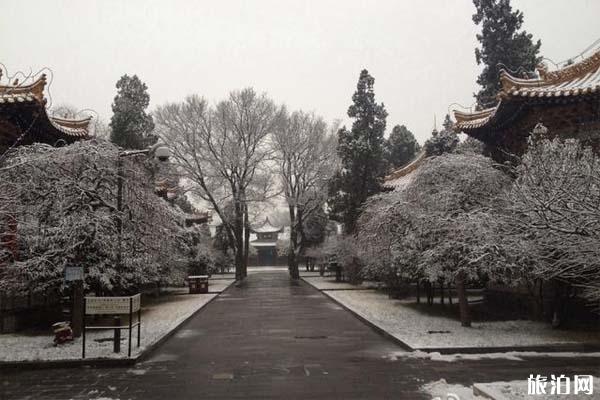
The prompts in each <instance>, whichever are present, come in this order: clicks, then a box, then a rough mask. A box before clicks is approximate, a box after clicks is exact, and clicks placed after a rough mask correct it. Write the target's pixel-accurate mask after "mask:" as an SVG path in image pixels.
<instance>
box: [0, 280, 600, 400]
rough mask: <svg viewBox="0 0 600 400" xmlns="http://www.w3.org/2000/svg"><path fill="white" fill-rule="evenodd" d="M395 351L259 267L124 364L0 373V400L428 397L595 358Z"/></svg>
mask: <svg viewBox="0 0 600 400" xmlns="http://www.w3.org/2000/svg"><path fill="white" fill-rule="evenodd" d="M0 351H1V349H0ZM396 351H401V349H400V348H398V347H397V346H396V345H395V344H393V343H392V342H390V341H388V340H387V339H385V338H383V337H382V336H380V335H379V334H377V333H376V332H374V331H373V330H371V328H369V327H367V326H366V325H364V324H363V323H362V322H360V321H359V320H357V319H356V318H355V317H353V316H352V315H351V314H350V313H348V312H346V311H345V310H343V309H342V308H341V307H339V306H338V305H336V304H335V303H333V302H332V301H331V300H329V299H327V298H326V297H325V296H324V295H322V294H320V293H319V292H318V291H317V290H315V289H313V288H311V287H309V286H308V285H307V284H305V283H301V284H300V285H299V286H291V285H290V284H289V280H288V275H287V273H286V271H268V270H267V271H262V272H259V273H252V274H250V275H249V277H248V282H247V284H246V286H245V287H244V288H235V287H231V288H230V289H228V290H227V291H226V292H224V293H223V294H221V296H220V297H219V298H217V299H216V300H215V301H213V302H212V303H211V304H209V305H208V306H207V307H206V308H204V309H203V310H202V311H201V312H200V313H199V314H197V315H196V316H195V317H194V318H192V319H191V320H190V321H189V322H188V323H186V324H185V325H184V326H183V327H182V328H181V330H180V331H179V332H178V333H177V334H176V335H175V336H173V337H172V338H171V339H169V340H168V341H167V342H166V343H165V344H164V345H163V346H162V347H160V348H159V349H158V350H157V351H156V352H155V353H153V354H152V355H151V356H150V357H149V358H148V359H147V360H146V361H143V362H141V363H138V364H137V365H136V366H135V367H133V368H78V369H77V368H75V369H54V370H33V371H0V374H2V377H1V378H0V399H1V400H5V399H6V400H8V399H11V400H12V399H36V400H39V399H53V400H58V399H98V398H102V399H120V400H125V399H144V400H152V399H161V400H164V399H166V400H177V399H344V400H347V399H427V398H428V397H427V396H425V395H423V394H421V393H419V392H418V388H419V387H420V386H421V385H422V384H423V383H427V382H429V381H435V380H438V379H441V378H444V379H446V380H447V381H449V382H452V383H462V384H466V385H470V384H471V383H472V382H474V381H475V382H477V381H479V382H486V381H494V380H512V379H525V378H526V377H527V376H529V374H530V373H541V374H544V373H547V374H549V373H557V372H558V373H564V374H570V375H573V374H575V373H580V374H597V373H598V372H599V369H600V368H599V365H600V363H599V362H598V360H597V359H582V360H577V359H568V360H564V359H542V360H540V359H537V360H536V361H532V362H519V361H506V360H486V361H468V362H467V361H461V362H454V363H446V362H433V361H430V360H422V359H410V360H404V361H389V360H387V359H385V358H384V357H385V356H386V355H388V354H390V353H392V352H396ZM567 364H568V365H567Z"/></svg>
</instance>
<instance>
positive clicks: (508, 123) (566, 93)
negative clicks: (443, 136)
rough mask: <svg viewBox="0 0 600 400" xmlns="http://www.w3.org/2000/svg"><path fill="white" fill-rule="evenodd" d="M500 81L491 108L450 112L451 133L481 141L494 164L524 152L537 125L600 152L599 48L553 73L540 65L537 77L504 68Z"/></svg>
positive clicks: (552, 133) (550, 132)
mask: <svg viewBox="0 0 600 400" xmlns="http://www.w3.org/2000/svg"><path fill="white" fill-rule="evenodd" d="M500 83H501V85H502V89H501V90H500V92H499V93H498V95H497V98H498V104H497V105H496V106H495V107H492V108H488V109H485V110H481V111H476V112H469V113H467V112H460V111H455V112H454V116H455V118H456V125H455V127H454V129H455V130H456V131H458V132H464V133H466V134H467V135H469V136H472V137H474V138H476V139H479V140H481V141H482V142H484V143H485V144H486V145H487V146H488V148H489V150H490V152H491V154H492V156H493V157H494V158H495V159H496V160H498V161H504V160H506V159H508V158H509V154H516V155H520V154H523V153H524V152H525V149H526V147H527V138H528V136H529V133H530V132H531V131H532V129H533V128H534V127H535V125H536V124H538V123H540V122H541V123H542V124H543V125H544V126H545V127H547V128H548V131H549V134H551V135H558V136H560V137H564V138H578V139H580V140H581V141H582V142H584V143H586V144H589V145H591V146H593V147H594V148H596V149H599V148H600V50H598V51H596V52H595V53H594V54H593V55H592V56H590V57H587V58H585V59H584V60H583V61H580V62H577V63H574V64H571V65H568V66H566V67H564V68H561V69H558V70H555V71H549V70H548V69H547V67H546V66H543V65H542V66H540V67H538V77H537V78H535V79H522V78H517V77H514V76H512V75H511V74H509V73H508V72H506V71H504V70H503V71H501V73H500Z"/></svg>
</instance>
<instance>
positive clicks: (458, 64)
mask: <svg viewBox="0 0 600 400" xmlns="http://www.w3.org/2000/svg"><path fill="white" fill-rule="evenodd" d="M1 3H2V12H1V13H0V62H2V63H3V64H4V65H5V66H6V67H7V68H8V70H9V73H11V74H12V73H14V72H16V71H17V70H24V71H29V70H30V69H32V70H34V71H36V70H38V69H40V68H42V67H50V68H51V69H52V71H53V72H54V81H53V83H52V86H51V93H52V96H53V101H54V104H55V105H58V104H61V103H70V104H73V105H74V106H76V107H77V108H80V109H83V108H92V109H94V110H96V111H97V112H98V113H99V114H100V116H101V117H103V118H105V119H107V120H108V119H109V118H110V115H111V109H110V105H111V102H112V100H113V97H114V95H115V93H116V89H115V87H114V85H115V83H116V81H117V80H118V78H119V77H120V76H121V75H123V74H125V73H127V74H137V75H138V76H139V77H140V78H141V79H142V80H143V81H144V82H146V84H147V85H148V88H149V93H150V96H151V101H152V102H151V107H152V108H153V107H154V106H155V105H157V104H161V103H163V102H166V101H178V100H181V99H183V97H184V96H185V95H187V94H191V93H199V94H201V95H203V96H205V97H206V98H207V99H209V100H210V101H213V102H215V101H217V100H220V99H222V98H224V97H225V96H226V95H227V93H228V92H229V91H231V90H234V89H239V88H243V87H246V86H253V87H255V88H256V89H257V90H258V91H259V92H262V91H265V92H267V93H268V94H269V95H270V96H271V97H272V98H273V99H274V100H275V101H276V102H280V103H285V104H287V105H288V107H290V108H291V109H303V110H306V111H315V112H317V113H318V114H321V115H322V116H323V117H324V118H325V119H326V120H328V121H332V120H334V119H336V118H340V119H344V118H346V110H347V108H348V105H349V104H350V97H351V95H352V93H353V92H354V89H355V85H356V81H357V79H358V75H359V72H360V70H361V69H362V68H367V69H368V70H369V72H370V73H371V74H372V75H373V76H374V77H375V93H376V96H377V99H378V101H383V102H384V103H385V105H386V108H387V111H388V113H389V117H388V130H391V127H392V126H393V125H395V124H405V125H407V126H408V128H409V129H411V130H412V131H413V132H414V133H415V135H416V136H417V138H418V140H419V141H420V142H423V141H424V140H425V139H426V138H427V137H428V136H429V133H430V132H431V128H432V126H433V115H434V113H435V114H437V116H438V122H439V121H440V120H441V119H442V118H443V116H444V114H445V113H446V112H447V110H448V106H449V105H450V104H451V103H454V102H457V103H461V104H464V105H467V106H469V105H471V104H472V103H473V97H472V93H473V92H474V91H475V90H476V85H475V79H476V76H477V74H478V72H479V67H478V66H477V65H476V64H475V56H474V53H473V49H474V47H475V45H476V39H475V34H476V32H477V28H476V27H475V25H474V24H473V22H472V20H471V15H472V13H473V11H474V7H473V5H472V2H471V0H452V1H451V0H429V1H419V0H410V1H409V0H402V1H400V0H396V1H393V0H390V1H383V0H381V1H367V0H363V1H361V0H337V1H333V0H319V1H316V0H315V1H285V0H253V1H241V0H238V1H214V0H213V1H166V0H161V1H142V0H127V1H110V0H103V1H83V0H74V1H50V0H47V1H24V0H19V1H12V0H1ZM513 7H516V8H518V9H520V10H522V11H523V12H524V14H525V24H524V28H525V29H526V30H527V31H529V32H530V33H533V34H534V37H535V38H539V39H541V40H542V54H543V55H544V56H545V57H549V58H551V59H552V60H554V61H557V62H558V61H562V60H564V59H567V58H569V57H572V56H574V55H576V54H577V53H579V52H581V51H582V50H583V49H584V48H586V47H587V46H588V45H590V44H591V43H592V42H594V41H595V40H596V39H598V38H600V24H598V16H600V1H598V0H570V1H564V0H513Z"/></svg>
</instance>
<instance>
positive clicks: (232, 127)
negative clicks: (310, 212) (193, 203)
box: [154, 88, 281, 281]
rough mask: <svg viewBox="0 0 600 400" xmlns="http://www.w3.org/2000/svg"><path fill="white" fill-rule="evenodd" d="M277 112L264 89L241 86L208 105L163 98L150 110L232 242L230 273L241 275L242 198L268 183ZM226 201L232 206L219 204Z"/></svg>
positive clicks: (257, 196)
mask: <svg viewBox="0 0 600 400" xmlns="http://www.w3.org/2000/svg"><path fill="white" fill-rule="evenodd" d="M280 114H281V112H280V110H279V109H278V108H277V106H276V105H275V104H274V103H273V101H271V100H270V99H269V98H268V97H267V96H266V95H264V94H263V95H258V94H256V92H255V91H254V90H253V89H251V88H247V89H244V90H241V91H235V92H232V93H230V95H229V98H228V99H227V100H224V101H221V102H219V103H218V104H217V105H216V106H215V107H210V106H209V105H208V104H207V102H206V100H204V99H203V98H201V97H199V96H195V95H194V96H189V97H187V98H186V99H185V100H184V101H183V102H181V103H173V104H166V105H163V106H161V107H158V108H157V110H156V112H155V114H154V115H155V117H156V122H157V131H158V134H159V135H160V136H161V137H162V139H163V140H164V141H165V142H166V143H167V144H168V145H169V146H170V148H171V150H172V155H173V159H174V160H175V162H176V163H177V165H178V167H179V169H180V172H181V173H182V175H183V178H184V180H185V181H186V182H187V183H188V184H189V185H190V186H191V190H192V193H193V194H195V195H197V196H199V197H200V198H202V199H203V200H205V201H207V202H209V203H210V205H211V207H212V208H213V209H214V210H215V212H216V213H217V214H218V215H219V217H220V219H221V220H222V223H223V226H224V227H225V232H226V234H227V235H228V237H229V239H230V241H231V243H233V246H234V254H235V267H236V279H237V280H238V281H241V280H242V279H243V278H244V277H245V276H246V264H247V250H248V249H247V242H248V237H247V233H246V234H245V233H244V231H246V232H248V229H244V228H245V227H246V228H247V227H248V225H249V221H248V218H247V215H248V203H249V202H255V201H260V200H262V199H264V198H265V197H267V194H268V193H270V191H271V189H272V187H271V184H272V180H271V179H268V168H267V163H266V161H267V160H268V159H269V157H270V156H271V150H270V149H269V147H268V146H267V137H268V135H269V134H270V133H271V132H273V131H274V130H275V126H276V124H277V123H278V121H279V116H280ZM228 202H231V204H232V205H233V212H232V213H227V212H225V211H224V209H223V205H224V204H227V203H228Z"/></svg>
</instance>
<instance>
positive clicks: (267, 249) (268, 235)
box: [250, 217, 283, 265]
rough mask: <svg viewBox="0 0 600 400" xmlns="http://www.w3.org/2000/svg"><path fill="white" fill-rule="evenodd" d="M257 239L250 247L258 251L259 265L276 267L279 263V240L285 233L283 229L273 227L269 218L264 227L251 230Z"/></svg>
mask: <svg viewBox="0 0 600 400" xmlns="http://www.w3.org/2000/svg"><path fill="white" fill-rule="evenodd" d="M251 232H252V233H254V234H255V235H256V239H255V240H253V241H251V242H250V245H251V246H252V247H254V248H255V249H256V252H257V263H258V265H275V264H276V262H277V239H278V238H279V234H280V233H281V232H283V229H282V228H281V227H276V226H273V225H271V222H270V221H269V218H268V217H267V218H266V219H265V222H263V224H262V225H260V226H258V227H254V228H252V230H251Z"/></svg>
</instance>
